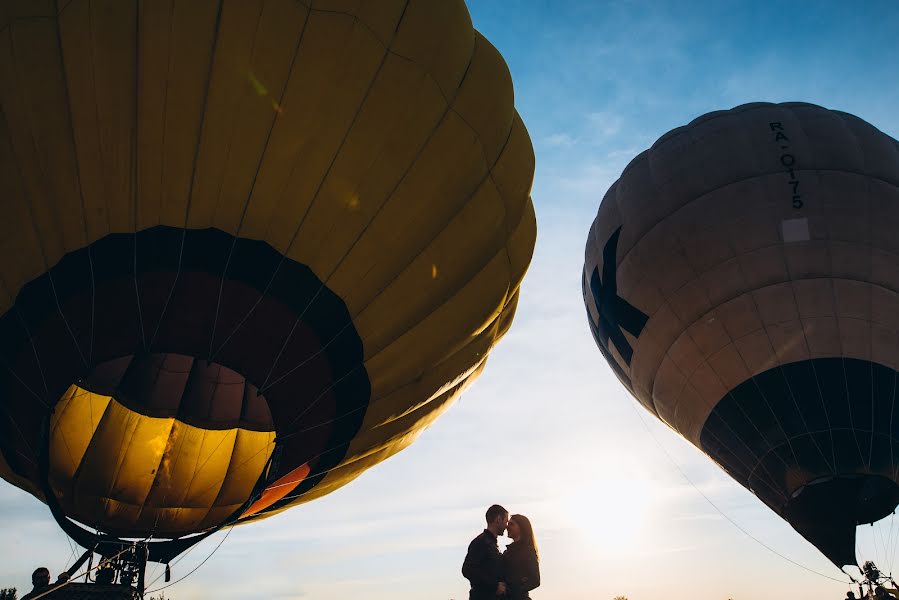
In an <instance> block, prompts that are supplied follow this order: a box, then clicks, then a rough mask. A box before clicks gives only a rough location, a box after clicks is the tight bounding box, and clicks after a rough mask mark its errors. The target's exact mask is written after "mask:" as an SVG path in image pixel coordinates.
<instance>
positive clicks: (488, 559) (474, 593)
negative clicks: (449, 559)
mask: <svg viewBox="0 0 899 600" xmlns="http://www.w3.org/2000/svg"><path fill="white" fill-rule="evenodd" d="M486 518H487V529H485V530H484V531H483V532H482V533H481V534H480V535H479V536H478V537H476V538H475V539H473V540H471V543H470V544H469V545H468V554H466V555H465V561H464V562H463V563H462V575H463V576H464V577H465V579H467V580H468V581H469V582H471V591H470V592H469V593H468V598H469V600H495V598H496V597H497V596H501V595H503V594H505V593H506V584H505V583H504V582H503V581H502V577H503V564H502V555H501V554H500V553H499V547H498V546H497V545H496V538H497V536H499V535H500V534H501V533H502V532H504V531H505V530H506V527H507V526H508V525H509V511H507V510H506V509H505V508H503V507H502V506H500V505H499V504H494V505H493V506H491V507H490V508H488V509H487V514H486Z"/></svg>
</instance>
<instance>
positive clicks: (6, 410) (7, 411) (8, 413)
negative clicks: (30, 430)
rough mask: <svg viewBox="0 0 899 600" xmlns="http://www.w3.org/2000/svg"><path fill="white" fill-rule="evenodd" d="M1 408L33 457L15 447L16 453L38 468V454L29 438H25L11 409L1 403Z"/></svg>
mask: <svg viewBox="0 0 899 600" xmlns="http://www.w3.org/2000/svg"><path fill="white" fill-rule="evenodd" d="M0 406H2V407H3V409H4V411H3V412H4V413H5V414H6V417H7V418H8V419H9V422H10V424H12V426H13V427H15V429H16V433H18V434H19V437H20V438H22V441H23V442H24V443H25V448H26V449H27V450H28V451H29V452H30V453H31V456H27V455H26V454H24V453H23V452H22V451H21V450H19V448H18V447H14V449H15V451H16V453H17V454H19V455H20V456H22V457H23V458H24V459H26V460H27V461H28V462H30V463H31V464H33V465H35V466H37V461H36V460H35V459H37V452H35V451H34V448H32V447H31V444H29V443H28V438H26V437H25V434H24V433H22V430H21V429H20V428H19V424H18V422H17V421H16V420H15V418H13V414H12V411H11V410H10V408H9V407H7V406H6V403H5V402H4V403H0Z"/></svg>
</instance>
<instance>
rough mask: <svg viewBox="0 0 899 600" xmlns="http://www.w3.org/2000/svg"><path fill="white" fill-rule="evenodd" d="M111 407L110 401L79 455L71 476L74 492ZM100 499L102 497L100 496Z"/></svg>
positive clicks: (106, 504)
mask: <svg viewBox="0 0 899 600" xmlns="http://www.w3.org/2000/svg"><path fill="white" fill-rule="evenodd" d="M111 407H112V400H110V401H109V402H108V403H107V404H106V408H105V409H103V414H102V415H101V416H100V418H99V419H98V420H97V427H95V428H94V430H93V431H92V432H91V436H90V440H88V442H87V446H86V447H85V449H84V454H82V455H81V460H80V461H79V462H78V468H76V469H75V472H74V473H73V474H72V490H73V492H74V491H75V487H76V485H77V483H78V479H79V478H80V476H81V470H82V469H83V468H84V461H85V458H87V456H88V454H89V453H90V451H91V448H92V447H93V446H94V443H95V440H96V439H97V431H98V430H99V429H100V426H101V425H102V423H103V419H104V418H106V415H107V414H109V411H110V409H111ZM101 497H102V496H101ZM104 506H108V503H105V504H104Z"/></svg>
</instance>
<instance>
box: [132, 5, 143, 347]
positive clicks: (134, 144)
mask: <svg viewBox="0 0 899 600" xmlns="http://www.w3.org/2000/svg"><path fill="white" fill-rule="evenodd" d="M139 119H140V5H139V4H135V5H134V109H133V111H132V117H131V220H132V223H133V225H132V228H133V229H134V233H133V235H134V265H133V266H132V269H133V271H134V299H135V302H137V322H138V325H140V339H141V343H142V344H143V346H144V348H146V347H147V335H146V332H145V331H144V329H145V328H144V316H143V311H142V308H141V303H140V286H139V285H138V283H137V231H138V223H137V214H138V212H139V209H138V196H139V189H140V188H139V186H138V181H137V179H138V156H137V152H138V142H137V131H138V121H139Z"/></svg>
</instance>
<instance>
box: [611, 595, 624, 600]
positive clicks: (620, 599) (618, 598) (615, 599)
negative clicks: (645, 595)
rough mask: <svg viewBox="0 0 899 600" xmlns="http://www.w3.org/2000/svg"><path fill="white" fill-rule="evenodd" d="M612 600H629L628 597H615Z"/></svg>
mask: <svg viewBox="0 0 899 600" xmlns="http://www.w3.org/2000/svg"><path fill="white" fill-rule="evenodd" d="M612 600H627V596H615V597H614V598H612Z"/></svg>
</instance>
